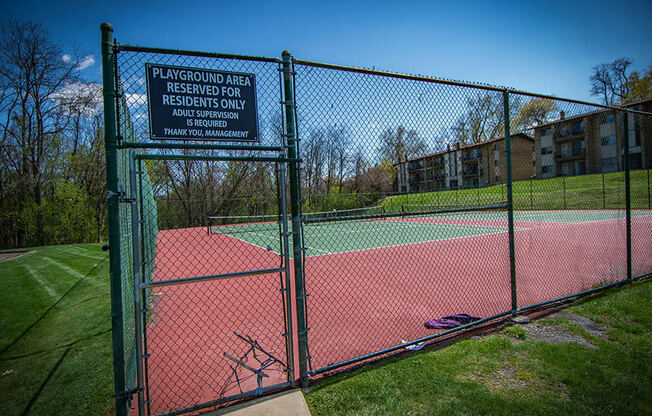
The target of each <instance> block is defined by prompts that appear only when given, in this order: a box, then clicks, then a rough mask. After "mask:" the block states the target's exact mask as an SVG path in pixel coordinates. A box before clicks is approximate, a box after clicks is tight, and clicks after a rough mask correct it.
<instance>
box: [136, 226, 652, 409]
mask: <svg viewBox="0 0 652 416" xmlns="http://www.w3.org/2000/svg"><path fill="white" fill-rule="evenodd" d="M397 221H426V222H430V221H432V222H444V223H450V224H456V223H458V224H475V225H492V226H505V224H506V222H505V221H502V220H478V219H437V220H433V219H423V218H414V219H411V218H406V219H400V220H397ZM515 227H516V230H517V231H516V233H515V245H516V253H515V254H516V273H517V291H518V304H519V306H526V305H530V304H533V303H537V302H542V301H545V300H549V299H553V298H557V297H560V296H564V295H569V294H572V293H575V292H579V291H582V290H586V289H589V288H591V287H594V286H597V285H600V284H605V283H609V282H613V281H617V280H621V279H623V278H624V277H625V276H626V253H625V250H626V244H625V242H626V236H625V219H624V218H617V219H610V220H603V221H594V222H587V223H552V222H551V223H541V222H526V221H523V222H516V224H515ZM632 229H633V235H632V252H633V255H632V258H633V272H634V275H636V274H642V273H645V272H649V271H650V270H652V256H650V254H652V238H651V237H652V216H651V215H641V216H634V217H633V218H632ZM279 265H280V259H279V256H278V255H277V254H276V253H274V252H272V251H269V250H265V249H264V248H261V247H258V246H254V245H252V244H249V243H247V242H245V241H242V240H238V239H235V238H233V237H229V236H225V235H210V236H209V235H207V233H206V229H205V228H193V229H179V230H166V231H160V232H159V237H158V248H157V255H156V269H155V272H154V280H166V279H178V278H183V277H193V276H201V275H209V274H216V273H226V272H233V271H244V270H250V269H263V268H270V267H278V266H279ZM305 275H306V289H307V292H308V294H309V296H308V300H307V308H308V312H307V316H308V326H309V328H310V330H309V332H308V342H309V349H310V355H311V368H312V369H313V370H317V369H319V368H322V367H324V366H328V365H330V364H334V363H338V362H341V361H343V360H347V359H352V358H355V357H357V356H360V355H363V354H368V353H372V352H375V351H378V350H380V349H383V348H388V347H392V346H395V345H397V344H400V343H401V341H402V340H413V339H417V338H419V337H423V336H427V335H432V334H435V333H437V331H436V330H431V329H427V328H425V327H424V322H425V321H426V320H428V319H431V318H438V317H440V316H443V315H447V314H452V313H469V314H472V315H476V316H479V317H488V316H492V315H495V314H498V313H501V312H504V311H508V310H510V309H511V295H510V273H509V245H508V234H507V233H506V232H501V233H496V234H488V235H480V236H470V237H461V238H453V239H448V240H442V241H428V242H421V243H415V244H409V245H401V246H394V247H381V248H373V249H365V250H358V251H354V252H348V253H335V254H328V255H319V256H314V257H307V258H306V259H305ZM292 279H293V278H292ZM280 289H281V284H280V276H279V275H278V274H268V275H259V276H249V277H239V278H232V279H225V280H219V281H211V282H204V283H189V284H184V285H177V286H165V287H161V288H156V289H153V290H152V291H151V293H150V295H149V297H150V299H151V304H150V310H151V313H150V317H149V320H148V324H147V333H146V335H147V346H148V352H149V354H150V356H149V359H148V373H147V376H148V385H149V391H148V392H149V398H150V400H151V403H150V410H151V413H152V414H156V413H162V412H167V411H172V410H174V409H180V408H185V407H188V406H192V405H195V404H199V403H203V402H207V401H210V400H214V399H218V398H220V397H224V396H229V395H232V394H237V393H239V392H240V388H242V390H243V391H247V390H252V389H254V388H255V387H256V379H255V377H253V376H252V373H251V372H249V371H247V370H244V369H242V368H239V369H238V373H239V376H240V375H242V376H245V377H247V379H246V380H244V381H243V382H241V386H240V388H239V387H238V384H237V382H236V379H235V376H234V374H233V370H232V368H231V367H232V366H233V364H234V363H233V362H232V361H230V360H228V359H227V358H225V356H224V353H225V352H226V353H228V354H230V355H232V356H238V355H241V354H244V353H245V352H246V350H247V347H248V345H247V344H246V343H245V342H242V341H241V340H239V339H238V338H237V337H236V336H235V335H234V334H233V331H237V332H238V333H240V334H243V335H248V336H250V337H251V338H252V339H255V340H256V341H258V342H259V344H260V345H261V346H262V347H263V348H264V349H266V350H267V351H268V352H270V353H271V354H273V355H274V356H275V357H277V358H280V359H282V360H285V357H286V355H285V344H284V338H283V337H282V335H281V334H282V333H283V331H284V326H283V322H284V315H283V303H282V292H281V290H280ZM291 290H293V288H291ZM292 308H293V309H294V305H293V306H292ZM293 332H295V333H296V323H295V328H293ZM294 351H295V352H296V351H297V348H296V336H295V345H294ZM248 357H249V358H248V360H247V364H249V365H250V366H252V367H256V366H258V362H257V361H255V360H253V358H252V356H251V355H249V356H248ZM295 366H296V357H295ZM265 372H266V373H267V374H268V375H269V377H268V378H265V379H264V386H269V385H272V384H276V383H281V382H283V381H285V380H286V378H285V374H284V373H283V372H282V366H281V365H280V364H278V363H274V364H272V365H271V366H270V367H269V368H268V369H267V370H265Z"/></svg>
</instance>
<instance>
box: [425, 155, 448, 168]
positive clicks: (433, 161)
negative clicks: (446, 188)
mask: <svg viewBox="0 0 652 416" xmlns="http://www.w3.org/2000/svg"><path fill="white" fill-rule="evenodd" d="M435 166H444V158H443V157H441V156H437V157H434V158H430V159H428V160H427V167H429V168H431V167H435Z"/></svg>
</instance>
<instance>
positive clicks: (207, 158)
mask: <svg viewBox="0 0 652 416" xmlns="http://www.w3.org/2000/svg"><path fill="white" fill-rule="evenodd" d="M133 158H134V159H137V160H138V159H141V160H197V161H220V162H227V161H240V162H274V163H284V162H296V161H299V159H292V158H287V157H283V156H279V157H272V156H217V155H178V154H142V153H136V154H134V155H133Z"/></svg>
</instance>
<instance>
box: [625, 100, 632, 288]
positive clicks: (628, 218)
mask: <svg viewBox="0 0 652 416" xmlns="http://www.w3.org/2000/svg"><path fill="white" fill-rule="evenodd" d="M628 118H629V113H627V111H625V117H624V120H623V130H624V132H625V134H623V136H624V138H623V146H624V147H625V149H624V150H625V163H624V165H625V166H624V167H625V224H626V225H625V226H626V227H627V230H626V232H627V280H631V279H632V200H631V193H630V177H629V126H628V123H629V120H628Z"/></svg>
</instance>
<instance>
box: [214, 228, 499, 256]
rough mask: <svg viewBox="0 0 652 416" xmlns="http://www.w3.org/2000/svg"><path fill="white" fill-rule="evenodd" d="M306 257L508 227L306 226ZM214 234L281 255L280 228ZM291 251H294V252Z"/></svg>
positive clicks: (469, 235)
mask: <svg viewBox="0 0 652 416" xmlns="http://www.w3.org/2000/svg"><path fill="white" fill-rule="evenodd" d="M303 231H304V233H303V234H304V245H305V246H306V253H305V255H306V257H308V256H318V255H325V254H334V253H343V252H350V251H356V250H367V249H373V248H379V247H388V246H399V245H406V244H415V243H424V242H428V241H441V240H449V239H453V238H461V237H472V236H479V235H487V234H496V233H502V232H505V233H506V232H507V227H502V226H480V225H459V224H439V223H419V222H409V221H402V220H392V219H384V220H373V221H370V220H361V221H341V222H325V223H317V224H305V225H304V226H303ZM211 232H212V233H215V234H223V235H228V236H231V237H234V238H237V239H239V240H242V241H245V242H247V243H250V244H253V245H256V246H259V247H262V248H265V249H267V250H269V251H273V252H276V253H278V252H279V248H278V247H279V238H278V234H279V233H278V224H276V223H259V224H238V225H230V226H214V227H212V228H211ZM290 250H291V249H290Z"/></svg>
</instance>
